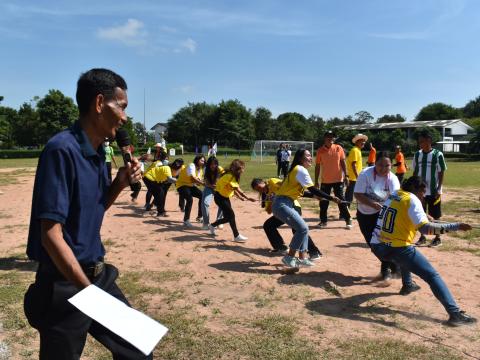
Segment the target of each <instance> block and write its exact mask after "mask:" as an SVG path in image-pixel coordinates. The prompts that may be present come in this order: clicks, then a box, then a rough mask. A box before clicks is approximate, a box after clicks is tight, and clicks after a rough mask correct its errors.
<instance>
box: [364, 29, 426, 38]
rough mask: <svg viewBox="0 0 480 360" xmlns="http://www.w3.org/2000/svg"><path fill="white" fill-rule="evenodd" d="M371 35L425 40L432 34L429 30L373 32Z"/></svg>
mask: <svg viewBox="0 0 480 360" xmlns="http://www.w3.org/2000/svg"><path fill="white" fill-rule="evenodd" d="M369 36H370V37H375V38H382V39H391V40H425V39H428V38H429V37H430V36H431V33H430V32H429V31H423V32H421V31H420V32H398V33H383V34H382V33H373V34H369Z"/></svg>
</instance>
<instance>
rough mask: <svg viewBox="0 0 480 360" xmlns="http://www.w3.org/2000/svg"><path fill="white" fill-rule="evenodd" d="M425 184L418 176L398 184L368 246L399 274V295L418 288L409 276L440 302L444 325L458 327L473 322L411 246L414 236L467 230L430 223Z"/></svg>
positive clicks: (439, 278) (468, 227) (461, 224)
mask: <svg viewBox="0 0 480 360" xmlns="http://www.w3.org/2000/svg"><path fill="white" fill-rule="evenodd" d="M426 188H427V184H426V183H425V182H424V181H423V180H422V179H421V178H420V177H418V176H412V177H410V178H408V179H407V180H405V181H404V182H403V183H402V188H401V189H400V190H398V191H395V192H394V193H393V194H391V195H390V196H389V198H388V199H387V201H385V203H384V204H383V207H382V209H381V211H380V214H379V216H378V221H377V225H376V227H375V230H374V231H373V236H372V240H371V241H370V247H371V249H372V251H373V253H374V254H375V255H376V256H377V257H378V258H379V259H380V260H383V261H393V262H394V263H396V264H397V265H398V266H399V267H400V269H401V271H402V284H403V286H402V289H401V290H400V295H408V294H410V293H412V292H414V291H417V290H419V289H420V286H418V285H417V284H415V282H414V281H413V280H412V274H411V273H414V274H415V275H417V276H419V277H420V278H421V279H422V280H423V281H425V282H426V283H427V284H428V285H429V286H430V289H431V290H432V292H433V295H435V297H436V298H437V299H438V301H440V303H441V304H442V305H443V307H444V308H445V310H446V311H447V313H448V314H449V315H450V318H449V319H448V321H447V325H450V326H461V325H469V324H473V323H475V322H476V321H477V320H476V319H475V318H472V317H470V316H468V315H467V314H465V312H464V311H461V310H460V308H459V307H458V305H457V303H456V302H455V299H454V298H453V296H452V294H451V293H450V290H449V289H448V287H447V285H446V284H445V282H444V281H443V279H442V278H441V276H440V274H439V273H438V272H437V271H436V270H435V268H434V267H433V266H432V265H431V264H430V262H429V261H428V260H427V258H426V257H424V256H423V254H422V253H421V252H420V251H419V250H418V249H417V248H416V247H415V246H413V240H414V238H415V234H416V232H417V231H419V232H420V233H421V234H424V235H438V234H443V233H446V232H450V231H457V230H464V231H465V230H471V229H472V227H471V226H470V225H468V224H465V223H435V222H433V223H431V222H429V220H428V218H427V215H426V214H425V211H424V210H423V207H422V203H421V201H420V200H419V199H422V198H423V196H424V195H425V191H426Z"/></svg>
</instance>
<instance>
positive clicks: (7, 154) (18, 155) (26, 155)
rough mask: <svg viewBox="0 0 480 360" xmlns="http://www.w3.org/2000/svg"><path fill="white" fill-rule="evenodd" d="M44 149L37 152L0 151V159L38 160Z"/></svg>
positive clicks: (21, 150) (36, 150) (22, 150)
mask: <svg viewBox="0 0 480 360" xmlns="http://www.w3.org/2000/svg"><path fill="white" fill-rule="evenodd" d="M41 152H42V149H35V150H24V149H19V150H16V149H14V150H0V159H32V158H38V157H39V156H40V153H41Z"/></svg>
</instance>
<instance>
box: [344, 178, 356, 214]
mask: <svg viewBox="0 0 480 360" xmlns="http://www.w3.org/2000/svg"><path fill="white" fill-rule="evenodd" d="M356 183H357V182H356V181H352V180H350V181H349V182H348V186H347V190H346V191H345V200H347V201H348V202H349V203H350V204H351V203H352V201H353V192H354V190H355V184H356ZM350 204H348V205H347V206H348V208H350Z"/></svg>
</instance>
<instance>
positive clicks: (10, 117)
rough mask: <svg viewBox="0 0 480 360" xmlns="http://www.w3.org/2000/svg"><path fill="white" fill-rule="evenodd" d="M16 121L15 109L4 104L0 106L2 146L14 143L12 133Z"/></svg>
mask: <svg viewBox="0 0 480 360" xmlns="http://www.w3.org/2000/svg"><path fill="white" fill-rule="evenodd" d="M17 121H18V112H17V110H15V109H13V108H10V107H6V106H0V146H1V147H2V148H11V147H13V146H14V145H16V144H15V138H14V135H13V126H14V124H15V123H16V122H17Z"/></svg>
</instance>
